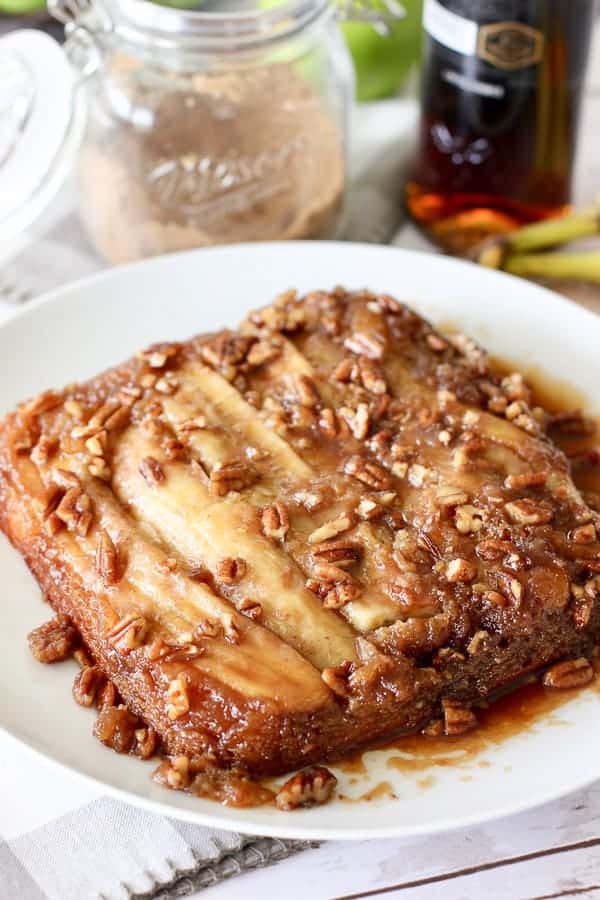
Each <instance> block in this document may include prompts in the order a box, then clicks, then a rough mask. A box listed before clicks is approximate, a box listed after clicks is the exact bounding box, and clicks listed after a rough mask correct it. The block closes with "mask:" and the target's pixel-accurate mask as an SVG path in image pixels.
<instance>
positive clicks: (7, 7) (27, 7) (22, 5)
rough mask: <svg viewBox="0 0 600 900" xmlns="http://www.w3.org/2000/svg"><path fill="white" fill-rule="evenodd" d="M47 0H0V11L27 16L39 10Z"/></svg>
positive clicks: (5, 13)
mask: <svg viewBox="0 0 600 900" xmlns="http://www.w3.org/2000/svg"><path fill="white" fill-rule="evenodd" d="M45 5H46V0H0V13H1V14H3V15H7V16H26V15H29V13H33V12H38V11H39V10H40V9H43V8H44V7H45Z"/></svg>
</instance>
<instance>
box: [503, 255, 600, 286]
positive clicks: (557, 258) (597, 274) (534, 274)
mask: <svg viewBox="0 0 600 900" xmlns="http://www.w3.org/2000/svg"><path fill="white" fill-rule="evenodd" d="M504 271H505V272H510V273H511V274H512V275H521V276H522V277H523V278H569V279H574V280H577V281H591V282H594V283H596V284H600V253H524V254H520V253H519V254H515V255H511V256H509V257H508V258H507V259H506V260H505V262H504Z"/></svg>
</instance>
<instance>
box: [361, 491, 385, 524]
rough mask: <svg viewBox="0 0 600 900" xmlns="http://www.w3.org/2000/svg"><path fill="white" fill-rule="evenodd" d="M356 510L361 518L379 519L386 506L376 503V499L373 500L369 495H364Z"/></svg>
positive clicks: (368, 519)
mask: <svg viewBox="0 0 600 900" xmlns="http://www.w3.org/2000/svg"><path fill="white" fill-rule="evenodd" d="M356 512H357V515H358V516H359V518H361V519H365V520H367V521H370V520H371V519H377V518H379V517H380V516H382V515H383V512H384V507H383V506H382V505H381V504H380V503H376V502H375V500H371V499H370V498H369V497H362V498H361V499H360V500H359V503H358V506H357V507H356Z"/></svg>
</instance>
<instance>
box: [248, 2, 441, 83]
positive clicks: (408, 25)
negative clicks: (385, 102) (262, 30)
mask: <svg viewBox="0 0 600 900" xmlns="http://www.w3.org/2000/svg"><path fill="white" fill-rule="evenodd" d="M283 2H284V0H260V5H261V6H262V7H264V8H265V9H267V8H271V7H274V6H280V5H282V3H283ZM338 2H340V3H342V2H343V0H338ZM401 3H402V6H403V7H404V9H405V10H406V18H404V19H403V20H402V21H401V22H397V23H396V24H395V25H392V26H391V29H390V33H389V35H386V36H385V37H384V36H382V35H380V34H378V33H377V32H376V31H375V29H374V28H373V27H372V26H371V25H369V24H366V23H365V22H344V23H343V25H342V31H343V32H344V37H345V38H346V43H347V44H348V47H349V49H350V53H351V54H352V59H353V60H354V68H355V70H356V99H357V100H377V99H379V98H381V97H389V96H390V95H392V94H395V93H396V92H397V91H398V89H399V88H400V87H401V85H402V82H403V81H404V79H405V78H406V75H407V74H408V72H409V70H410V68H411V67H412V66H413V64H414V63H415V62H417V60H418V59H419V56H420V53H421V17H422V12H423V0H401ZM369 5H370V6H371V7H372V8H373V10H374V11H375V12H377V11H378V10H379V11H382V10H383V3H382V2H381V0H371V3H370V4H369Z"/></svg>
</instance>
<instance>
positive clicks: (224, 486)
mask: <svg viewBox="0 0 600 900" xmlns="http://www.w3.org/2000/svg"><path fill="white" fill-rule="evenodd" d="M256 478H257V473H256V471H255V469H254V468H253V467H252V466H251V465H250V463H248V462H247V460H245V459H233V460H230V461H229V462H223V463H220V464H219V465H217V466H215V467H214V469H213V470H212V471H211V473H210V492H211V494H212V495H213V496H215V497H224V496H225V495H226V494H228V493H229V491H241V490H243V489H244V488H246V487H249V486H250V485H251V484H253V483H254V482H255V481H256Z"/></svg>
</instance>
